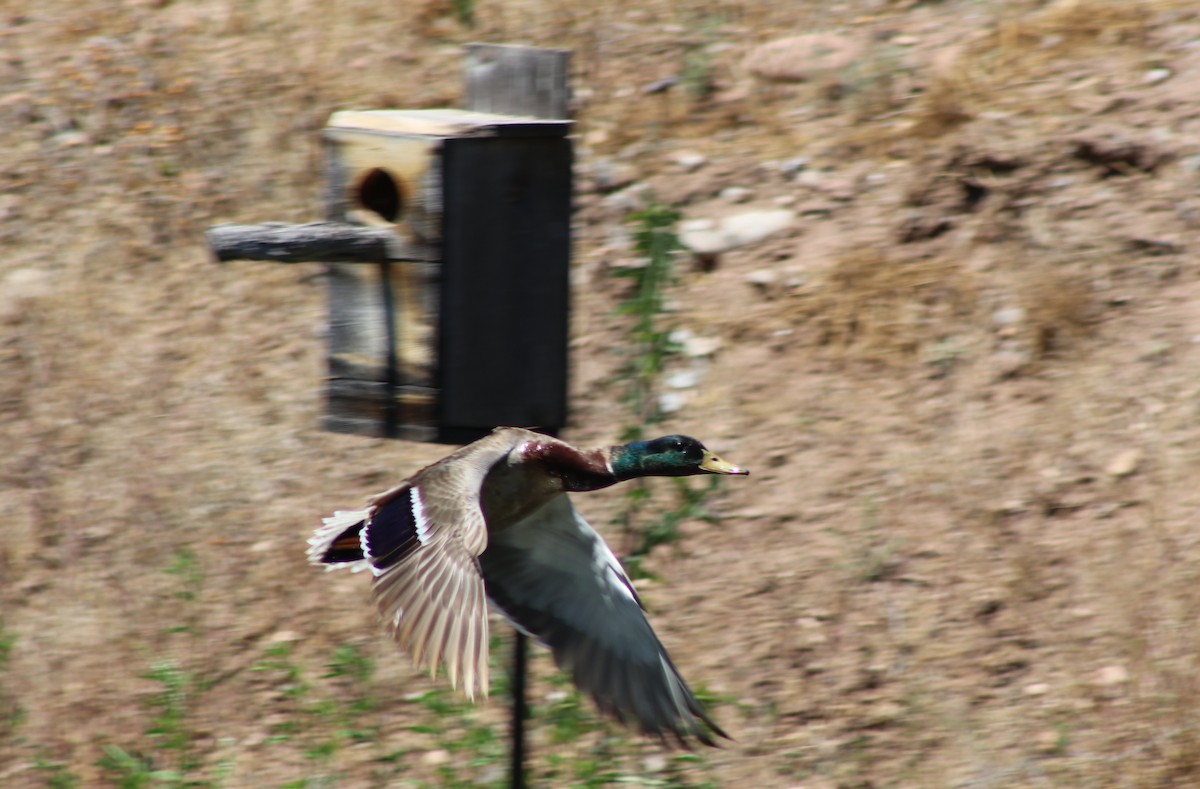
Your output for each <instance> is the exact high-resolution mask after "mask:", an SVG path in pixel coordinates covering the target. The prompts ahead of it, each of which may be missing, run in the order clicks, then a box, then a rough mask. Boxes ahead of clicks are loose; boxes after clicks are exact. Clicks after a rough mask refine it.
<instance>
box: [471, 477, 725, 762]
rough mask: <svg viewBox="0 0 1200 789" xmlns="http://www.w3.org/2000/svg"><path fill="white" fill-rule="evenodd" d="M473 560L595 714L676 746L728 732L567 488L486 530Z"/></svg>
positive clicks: (494, 595) (493, 593)
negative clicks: (483, 546) (511, 521)
mask: <svg viewBox="0 0 1200 789" xmlns="http://www.w3.org/2000/svg"><path fill="white" fill-rule="evenodd" d="M479 562H480V567H481V569H482V571H483V579H484V583H485V586H486V589H487V594H488V597H489V598H490V599H491V601H492V602H493V603H494V604H495V605H496V607H497V608H498V609H500V611H501V613H503V614H504V615H505V616H506V617H508V619H509V620H510V621H511V622H512V623H513V624H514V625H515V626H516V627H518V628H519V629H521V630H523V631H525V632H527V633H529V634H530V635H532V636H534V637H535V638H537V639H538V640H539V641H541V642H542V643H544V644H546V645H547V646H548V647H550V649H551V650H552V651H553V653H554V659H555V662H557V663H558V665H559V666H560V667H561V668H563V669H564V670H566V671H569V672H570V673H571V676H572V678H573V679H574V681H575V684H576V685H577V686H578V687H579V688H580V689H581V690H583V691H584V692H586V693H588V694H589V695H590V696H591V697H592V698H593V699H594V700H595V702H596V705H597V706H598V707H599V708H600V710H601V711H602V712H604V713H606V714H608V715H612V716H613V717H615V718H617V719H618V720H620V721H621V722H623V723H624V722H628V721H630V720H636V721H637V722H638V724H639V725H640V726H641V728H642V730H643V731H644V732H646V733H648V734H653V735H657V736H658V737H660V738H662V739H664V740H665V739H666V738H667V737H668V736H669V735H673V736H674V737H675V738H677V739H678V740H679V742H680V743H681V744H684V745H687V744H688V741H689V739H690V738H692V737H695V738H696V739H698V740H700V741H701V742H703V743H705V744H706V745H714V744H715V743H714V742H713V739H712V736H711V735H712V734H713V733H715V734H717V735H719V736H722V737H727V735H726V734H725V732H723V731H721V729H720V727H719V726H717V724H716V723H714V722H713V721H712V720H711V719H710V718H709V717H708V715H707V714H706V713H705V712H704V709H703V707H701V705H700V703H699V702H698V701H697V700H696V698H695V696H694V695H693V694H692V692H691V690H690V689H689V688H688V686H687V683H685V682H684V681H683V677H681V676H680V675H679V671H678V669H676V668H675V664H674V663H672V662H671V658H670V657H669V656H668V655H667V651H666V649H665V648H664V647H663V645H662V643H661V642H659V640H658V637H657V636H656V635H655V634H654V631H653V629H651V627H650V623H649V622H648V621H646V617H645V615H644V614H643V613H642V606H641V601H640V600H639V599H638V596H637V593H636V592H635V591H634V589H633V585H632V583H630V581H629V578H628V577H627V576H626V575H625V572H624V570H622V569H621V565H620V563H619V562H618V561H617V558H616V557H615V556H614V555H613V553H612V551H611V550H609V548H608V546H607V545H606V544H605V543H604V540H603V539H602V538H601V537H600V535H598V534H597V533H596V532H595V531H594V530H593V529H592V527H591V526H589V525H588V523H587V521H585V520H584V519H583V518H582V517H581V516H580V515H579V513H578V512H576V511H575V508H574V507H573V506H572V505H571V502H570V500H569V499H568V498H567V497H566V495H559V496H556V497H554V498H553V499H552V500H551V501H550V502H549V503H548V504H546V505H545V506H543V507H542V508H540V509H538V510H537V511H535V512H534V513H533V514H531V515H529V516H527V517H526V518H525V519H523V520H521V521H520V522H518V523H517V524H515V525H514V526H512V527H510V528H508V529H505V530H504V531H501V532H499V533H496V534H493V535H492V536H491V541H490V543H489V545H488V548H487V550H486V551H485V552H484V553H483V554H482V555H481V556H480V557H479Z"/></svg>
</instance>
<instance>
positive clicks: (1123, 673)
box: [1092, 665, 1129, 688]
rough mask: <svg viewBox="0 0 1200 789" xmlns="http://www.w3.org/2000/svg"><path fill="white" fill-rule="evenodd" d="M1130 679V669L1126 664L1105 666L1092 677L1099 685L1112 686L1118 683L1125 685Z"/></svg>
mask: <svg viewBox="0 0 1200 789" xmlns="http://www.w3.org/2000/svg"><path fill="white" fill-rule="evenodd" d="M1128 681H1129V670H1128V669H1126V668H1125V667H1124V666H1118V665H1113V666H1105V667H1104V668H1102V669H1100V670H1099V671H1097V672H1096V674H1095V676H1094V677H1093V678H1092V683H1093V684H1095V685H1096V686H1097V687H1101V688H1111V687H1115V686H1117V685H1124V684H1125V683H1126V682H1128Z"/></svg>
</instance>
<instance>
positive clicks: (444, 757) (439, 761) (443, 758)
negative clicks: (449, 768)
mask: <svg viewBox="0 0 1200 789" xmlns="http://www.w3.org/2000/svg"><path fill="white" fill-rule="evenodd" d="M449 761H450V751H447V750H446V749H445V748H437V749H435V750H432V751H425V753H423V754H422V755H421V763H422V764H424V765H426V766H428V767H438V766H440V765H443V764H446V763H447V762H449Z"/></svg>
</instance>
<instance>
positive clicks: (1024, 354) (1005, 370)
mask: <svg viewBox="0 0 1200 789" xmlns="http://www.w3.org/2000/svg"><path fill="white" fill-rule="evenodd" d="M1032 360H1033V357H1032V356H1031V355H1030V353H1029V352H1028V351H1020V350H1015V349H1004V350H1000V351H996V352H995V353H994V354H992V367H993V369H994V373H995V378H996V379H997V380H1003V379H1005V378H1015V377H1016V376H1018V375H1020V374H1021V372H1022V371H1024V369H1025V368H1026V367H1027V366H1028V365H1029V363H1030V362H1031V361H1032Z"/></svg>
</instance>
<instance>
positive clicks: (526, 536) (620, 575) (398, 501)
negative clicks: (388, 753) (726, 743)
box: [308, 427, 750, 745]
mask: <svg viewBox="0 0 1200 789" xmlns="http://www.w3.org/2000/svg"><path fill="white" fill-rule="evenodd" d="M749 473H750V472H748V471H747V470H745V469H742V468H738V467H737V466H733V465H731V464H729V463H726V462H725V461H723V460H721V459H720V458H718V457H717V456H716V455H714V454H713V453H712V452H710V451H708V450H707V449H705V448H704V446H703V445H702V444H701V443H700V442H699V441H697V440H696V439H694V438H690V437H688V436H664V437H662V438H656V439H652V440H650V441H635V442H633V443H630V444H625V445H623V446H616V447H608V448H600V449H579V448H576V447H574V446H572V445H571V444H568V443H566V442H565V441H561V440H559V439H556V438H552V437H550V436H547V435H543V434H541V433H535V432H533V431H530V430H523V429H520V428H513V427H502V428H497V429H496V430H494V431H493V432H492V433H491V434H490V435H488V436H486V437H484V438H482V439H480V440H478V441H476V442H475V443H473V444H469V445H467V446H465V447H463V448H462V449H459V450H458V451H457V452H454V453H453V454H451V455H449V456H447V457H445V458H443V459H442V460H440V461H438V462H436V463H434V464H433V465H431V466H427V467H426V468H424V469H422V470H421V471H418V472H417V473H416V474H414V475H413V476H411V477H409V478H408V479H406V480H404V481H403V482H401V483H400V484H399V485H397V486H396V487H394V488H392V489H391V490H389V491H387V492H385V493H383V494H381V495H379V496H376V497H375V498H373V499H371V500H370V501H369V502H368V504H367V506H366V507H365V508H364V509H361V510H352V511H339V512H335V513H334V514H333V516H332V517H329V518H326V519H325V520H324V525H323V526H321V528H319V529H318V530H317V531H316V533H315V534H314V535H313V536H312V538H311V539H310V540H309V549H308V559H309V561H310V562H311V563H313V564H317V565H324V566H325V567H326V568H327V569H333V568H338V567H348V568H350V569H351V570H354V571H361V570H367V571H369V572H370V573H371V575H372V576H374V583H373V585H372V597H373V599H374V601H375V604H376V606H377V607H378V609H379V611H380V613H381V614H382V616H383V618H384V621H385V623H386V624H387V626H388V628H389V630H390V631H391V633H392V634H393V636H394V637H395V639H396V641H397V642H398V643H399V644H400V646H401V647H402V648H403V649H404V650H405V651H406V652H408V653H409V655H410V656H411V657H412V658H413V660H414V661H415V662H416V663H417V664H418V665H423V666H427V667H428V668H429V670H430V673H431V674H436V672H437V669H438V666H439V665H440V666H444V667H445V671H446V675H447V677H448V678H449V680H450V684H451V685H452V686H454V687H459V686H460V685H461V687H462V690H463V692H464V693H465V694H466V695H467V697H468V698H471V699H474V698H475V696H476V694H477V693H478V694H482V695H484V696H486V695H487V692H488V654H487V653H488V643H489V641H488V604H489V603H490V604H491V606H492V607H493V608H495V609H496V610H497V611H498V612H499V613H501V614H502V615H503V616H504V617H505V618H506V619H507V620H508V621H509V622H510V623H511V624H512V625H513V626H514V627H516V628H517V629H518V630H520V631H522V632H524V633H526V634H527V635H529V636H531V637H533V638H535V639H536V640H538V641H540V642H541V643H542V644H544V645H546V646H547V647H549V648H550V650H551V651H552V653H553V655H554V660H555V662H556V663H557V664H558V666H559V667H560V668H561V669H563V670H564V671H567V672H569V673H570V675H571V677H572V679H573V680H574V682H575V684H576V686H578V687H579V688H580V690H582V691H583V692H585V693H586V694H588V695H589V696H591V698H592V699H593V700H594V701H595V703H596V706H597V707H598V708H599V709H600V710H601V712H603V713H605V714H607V715H609V716H611V717H614V718H616V719H617V720H619V721H621V722H622V723H628V724H636V725H637V726H638V727H639V728H640V729H641V730H642V731H643V732H645V733H646V734H649V735H653V736H656V737H658V738H659V739H661V740H664V741H666V740H667V739H668V738H669V737H673V738H675V739H676V740H678V741H679V742H680V743H681V744H683V745H687V744H688V743H689V742H690V741H691V739H692V738H695V739H697V740H699V741H700V742H703V743H704V744H706V745H714V744H715V742H714V740H713V734H716V735H718V736H721V737H728V735H726V734H725V732H723V731H722V730H721V728H720V727H719V726H717V724H716V723H715V722H713V720H712V719H711V718H710V717H709V716H708V714H707V713H706V712H705V711H704V708H703V707H702V706H701V705H700V702H699V701H697V700H696V697H695V696H694V695H693V693H692V691H691V690H690V689H689V688H688V686H687V683H686V682H684V680H683V677H682V676H680V674H679V670H678V669H676V668H675V664H674V663H673V662H672V661H671V658H670V656H669V655H667V651H666V649H665V648H664V647H663V645H662V643H661V642H660V641H659V640H658V637H657V636H656V635H655V634H654V630H653V629H652V628H651V627H650V623H649V622H648V621H647V620H646V616H645V614H644V613H643V607H642V602H641V599H640V598H639V597H638V594H637V591H636V590H635V589H634V588H633V584H632V583H631V582H630V580H629V576H627V575H626V574H625V571H624V570H623V569H622V567H621V564H620V562H618V561H617V558H616V556H614V555H613V552H612V551H611V550H610V549H609V547H608V545H606V544H605V542H604V540H603V539H602V538H601V537H600V535H599V534H597V533H596V531H595V530H594V529H592V527H591V526H589V525H588V523H587V521H585V520H584V519H583V518H582V517H581V516H580V515H579V513H578V512H576V510H575V508H574V507H573V506H572V505H571V500H570V499H569V498H568V497H567V495H566V494H567V493H572V492H583V491H590V490H600V489H601V488H607V487H609V486H610V485H615V484H616V483H618V482H623V481H625V480H630V479H636V478H638V477H652V476H657V477H683V476H691V475H695V474H739V475H744V474H749Z"/></svg>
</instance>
